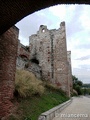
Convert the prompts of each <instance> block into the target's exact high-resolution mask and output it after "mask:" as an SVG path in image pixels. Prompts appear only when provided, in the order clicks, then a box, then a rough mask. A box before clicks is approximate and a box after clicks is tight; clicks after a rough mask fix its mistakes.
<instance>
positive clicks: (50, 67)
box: [29, 22, 72, 96]
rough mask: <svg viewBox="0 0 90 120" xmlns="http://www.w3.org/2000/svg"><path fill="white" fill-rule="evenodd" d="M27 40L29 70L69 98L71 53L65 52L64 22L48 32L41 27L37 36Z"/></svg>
mask: <svg viewBox="0 0 90 120" xmlns="http://www.w3.org/2000/svg"><path fill="white" fill-rule="evenodd" d="M29 39H30V45H29V46H30V61H31V65H30V68H31V70H32V71H33V72H34V73H35V74H36V75H37V76H39V77H41V78H42V79H44V80H48V81H50V82H52V83H54V84H56V85H57V86H58V87H59V88H61V89H62V90H64V91H65V92H66V94H67V95H68V96H70V91H72V73H71V56H70V55H71V53H70V51H68V52H67V46H66V31H65V22H61V24H60V28H59V29H57V30H56V29H52V30H48V29H47V26H44V25H41V26H40V28H39V31H37V34H34V35H31V36H30V38H29Z"/></svg>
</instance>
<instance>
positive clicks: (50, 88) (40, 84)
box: [9, 70, 69, 120]
mask: <svg viewBox="0 0 90 120" xmlns="http://www.w3.org/2000/svg"><path fill="white" fill-rule="evenodd" d="M14 95H15V98H16V100H17V101H16V103H15V105H16V106H17V108H18V109H17V112H16V113H15V114H13V115H11V116H10V119H9V120H37V119H38V117H39V115H40V114H41V113H43V112H45V111H47V110H49V109H51V108H53V107H55V106H57V105H59V104H61V103H63V102H65V101H67V100H68V99H69V98H68V97H66V96H65V93H64V92H63V91H62V90H60V89H59V88H57V86H56V85H55V84H51V83H50V82H45V81H41V80H38V79H37V78H36V77H35V75H34V74H33V73H31V72H28V71H25V70H17V72H16V79H15V92H14ZM17 102H18V104H17Z"/></svg>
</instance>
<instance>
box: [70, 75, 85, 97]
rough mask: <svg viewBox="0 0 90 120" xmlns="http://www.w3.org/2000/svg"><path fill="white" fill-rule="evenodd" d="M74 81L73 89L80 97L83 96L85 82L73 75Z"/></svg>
mask: <svg viewBox="0 0 90 120" xmlns="http://www.w3.org/2000/svg"><path fill="white" fill-rule="evenodd" d="M72 80H73V88H74V89H75V90H76V91H77V93H78V95H81V94H82V86H83V82H82V81H80V80H78V78H77V77H76V76H75V75H72Z"/></svg>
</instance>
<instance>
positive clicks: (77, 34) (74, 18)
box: [16, 5, 90, 83]
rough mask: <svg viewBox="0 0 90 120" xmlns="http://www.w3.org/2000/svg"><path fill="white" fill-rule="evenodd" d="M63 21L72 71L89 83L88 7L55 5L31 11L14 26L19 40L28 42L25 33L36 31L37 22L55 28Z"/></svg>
mask: <svg viewBox="0 0 90 120" xmlns="http://www.w3.org/2000/svg"><path fill="white" fill-rule="evenodd" d="M62 21H65V23H66V39H67V50H70V51H71V59H72V73H73V75H75V76H76V77H78V78H79V80H82V81H83V82H84V83H90V6H89V5H57V6H53V7H50V8H46V9H43V10H41V11H38V12H35V13H33V14H31V15H29V16H27V17H25V18H24V19H22V20H21V21H19V22H18V23H17V24H16V26H17V27H18V28H19V29H20V34H19V39H20V41H21V43H22V44H24V45H29V36H30V35H32V34H35V33H36V32H37V31H38V30H39V26H40V25H47V28H48V29H58V28H59V26H60V23H61V22H62Z"/></svg>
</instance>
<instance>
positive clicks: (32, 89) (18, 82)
mask: <svg viewBox="0 0 90 120" xmlns="http://www.w3.org/2000/svg"><path fill="white" fill-rule="evenodd" d="M15 92H16V93H18V94H19V95H20V97H28V96H32V95H36V94H37V95H40V96H41V95H42V94H43V93H44V86H43V84H42V81H40V80H38V79H37V78H36V77H35V75H34V74H33V73H32V72H28V71H25V70H17V71H16V77H15Z"/></svg>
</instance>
